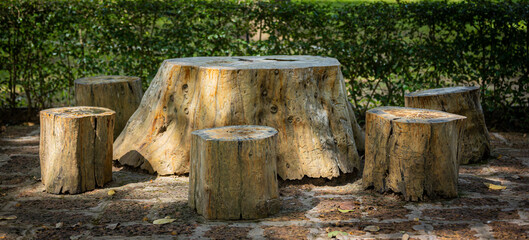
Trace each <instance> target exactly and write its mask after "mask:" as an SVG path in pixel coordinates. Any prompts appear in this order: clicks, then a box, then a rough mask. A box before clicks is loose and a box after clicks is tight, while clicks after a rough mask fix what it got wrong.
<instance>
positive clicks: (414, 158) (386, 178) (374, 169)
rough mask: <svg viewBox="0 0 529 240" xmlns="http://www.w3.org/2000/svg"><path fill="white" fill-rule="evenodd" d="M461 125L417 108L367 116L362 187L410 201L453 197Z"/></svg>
mask: <svg viewBox="0 0 529 240" xmlns="http://www.w3.org/2000/svg"><path fill="white" fill-rule="evenodd" d="M464 119H465V117H463V116H459V115H455V114H450V113H446V112H441V111H435V110H426V109H417V108H403V107H380V108H375V109H371V110H369V111H367V115H366V153H365V166H364V174H363V180H362V181H363V187H364V188H365V189H367V188H371V187H374V189H375V190H376V191H379V192H387V191H390V190H391V191H393V192H398V193H402V194H403V195H404V198H405V199H406V200H411V201H418V200H421V199H423V198H424V195H427V196H429V197H430V198H436V197H442V198H451V197H456V196H457V177H458V167H459V159H458V157H459V156H458V154H459V151H460V149H459V148H460V145H459V141H460V136H461V134H462V131H463V126H464Z"/></svg>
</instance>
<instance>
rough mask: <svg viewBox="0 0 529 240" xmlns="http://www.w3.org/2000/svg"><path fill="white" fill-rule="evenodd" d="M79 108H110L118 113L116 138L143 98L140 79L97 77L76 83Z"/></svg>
mask: <svg viewBox="0 0 529 240" xmlns="http://www.w3.org/2000/svg"><path fill="white" fill-rule="evenodd" d="M74 84H75V103H76V105H77V106H96V107H105V108H110V109H112V110H114V111H115V112H116V123H115V129H114V137H113V139H116V138H117V137H118V135H119V134H120V133H121V131H122V130H123V128H125V125H127V121H128V120H129V118H130V116H132V114H133V113H134V112H135V111H136V109H137V108H138V106H139V105H140V102H141V98H142V97H143V90H142V89H141V80H140V78H139V77H128V76H95V77H85V78H80V79H77V80H75V81H74Z"/></svg>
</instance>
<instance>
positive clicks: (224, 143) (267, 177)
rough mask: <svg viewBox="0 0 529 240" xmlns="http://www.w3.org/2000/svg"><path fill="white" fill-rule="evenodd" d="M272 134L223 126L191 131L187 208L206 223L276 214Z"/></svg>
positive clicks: (274, 133) (267, 129) (274, 137)
mask: <svg viewBox="0 0 529 240" xmlns="http://www.w3.org/2000/svg"><path fill="white" fill-rule="evenodd" d="M277 140H278V139H277V131H276V130H275V129H273V128H271V127H264V126H228V127H219V128H212V129H204V130H197V131H194V132H193V134H192V142H191V171H190V174H189V199H188V200H189V206H190V207H191V208H193V209H196V210H197V212H198V213H199V214H201V215H203V216H204V217H205V218H207V219H257V218H264V217H267V216H268V215H270V214H273V213H276V212H278V211H279V208H280V203H279V191H278V185H277V169H276V160H277V149H276V145H277Z"/></svg>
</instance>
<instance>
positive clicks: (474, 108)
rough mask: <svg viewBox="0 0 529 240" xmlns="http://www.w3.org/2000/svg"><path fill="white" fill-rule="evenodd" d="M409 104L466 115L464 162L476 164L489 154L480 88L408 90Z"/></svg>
mask: <svg viewBox="0 0 529 240" xmlns="http://www.w3.org/2000/svg"><path fill="white" fill-rule="evenodd" d="M404 99H405V104H406V107H412V108H426V109H434V110H439V111H444V112H449V113H454V114H458V115H462V116H465V117H467V121H466V124H465V134H464V135H463V138H462V140H461V141H462V145H463V150H462V156H461V164H469V163H477V162H481V161H483V160H485V159H487V158H488V156H489V155H490V136H489V132H488V130H487V126H486V124H485V117H484V116H483V109H482V108H481V103H480V100H479V87H475V86H473V87H448V88H436V89H428V90H423V91H417V92H412V93H408V94H406V95H405V97H404Z"/></svg>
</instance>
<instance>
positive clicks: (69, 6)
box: [0, 0, 529, 130]
mask: <svg viewBox="0 0 529 240" xmlns="http://www.w3.org/2000/svg"><path fill="white" fill-rule="evenodd" d="M528 23H529V4H528V3H527V2H526V1H518V2H511V1H500V2H495V1H494V2H493V1H464V2H453V3H448V2H439V1H436V2H432V1H424V2H412V3H405V2H399V3H396V4H387V3H381V2H380V3H373V4H367V3H364V4H359V3H343V4H339V5H337V4H323V3H299V2H289V1H271V2H261V1H248V2H235V1H184V0H164V1H162V0H148V1H147V0H137V1H125V0H114V1H101V0H99V1H98V0H81V1H37V0H15V1H13V0H7V1H2V2H1V3H0V63H2V64H1V65H0V107H1V108H10V107H11V108H14V107H21V106H27V107H30V108H34V109H40V108H45V107H49V106H52V105H58V104H68V103H69V102H70V101H71V100H72V96H71V91H72V86H73V81H74V80H75V79H77V78H80V77H83V76H89V75H97V74H123V75H134V76H140V77H142V79H144V82H145V84H146V85H145V86H147V85H148V82H149V81H150V80H151V79H152V77H153V76H154V75H155V73H156V71H157V69H158V67H159V65H160V63H161V62H162V61H163V60H164V59H167V58H178V57H189V56H225V55H272V54H310V55H322V56H330V57H335V58H337V59H338V60H340V62H341V63H342V65H343V68H342V70H343V73H344V76H345V78H346V79H348V80H349V83H348V90H349V92H350V94H351V96H350V97H351V102H352V103H353V104H354V106H355V107H356V111H357V114H358V115H359V116H360V117H362V116H363V115H364V114H365V111H366V110H367V109H369V108H372V107H375V106H381V105H403V94H404V93H406V92H410V91H414V90H416V89H423V88H433V87H442V86H454V85H474V84H479V85H481V86H482V105H483V107H484V110H485V112H486V114H487V115H486V117H487V119H488V120H494V121H495V122H492V123H491V124H493V125H494V126H501V125H503V126H509V127H514V128H520V127H522V128H525V129H526V130H527V129H529V118H527V115H526V114H525V113H524V112H527V111H528V110H529V96H528V95H529V94H528V87H529V33H528V31H527V24H528Z"/></svg>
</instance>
